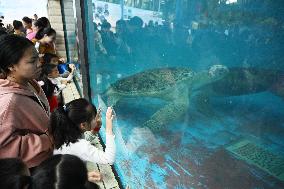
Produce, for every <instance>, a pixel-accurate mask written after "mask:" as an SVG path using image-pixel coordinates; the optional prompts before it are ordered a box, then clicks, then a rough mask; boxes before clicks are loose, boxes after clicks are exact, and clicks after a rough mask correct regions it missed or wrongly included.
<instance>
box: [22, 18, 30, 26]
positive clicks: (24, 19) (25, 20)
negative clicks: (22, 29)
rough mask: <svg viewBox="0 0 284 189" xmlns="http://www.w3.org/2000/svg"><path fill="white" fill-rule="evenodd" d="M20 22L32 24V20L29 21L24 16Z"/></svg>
mask: <svg viewBox="0 0 284 189" xmlns="http://www.w3.org/2000/svg"><path fill="white" fill-rule="evenodd" d="M22 21H24V22H26V23H27V24H31V23H32V19H30V18H29V17H27V16H25V17H24V18H23V19H22Z"/></svg>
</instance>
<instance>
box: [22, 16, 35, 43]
mask: <svg viewBox="0 0 284 189" xmlns="http://www.w3.org/2000/svg"><path fill="white" fill-rule="evenodd" d="M22 22H23V25H24V28H25V29H26V37H27V38H28V35H30V34H31V33H32V32H33V30H32V19H31V18H29V17H27V16H25V17H24V18H23V19H22Z"/></svg>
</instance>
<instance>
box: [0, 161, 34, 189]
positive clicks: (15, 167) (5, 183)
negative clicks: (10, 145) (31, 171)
mask: <svg viewBox="0 0 284 189" xmlns="http://www.w3.org/2000/svg"><path fill="white" fill-rule="evenodd" d="M25 169H27V166H26V165H25V164H24V162H23V161H22V160H20V159H18V158H7V159H0V186H1V188H9V189H22V188H24V187H25V186H27V185H29V184H31V178H30V177H29V176H27V175H24V171H25Z"/></svg>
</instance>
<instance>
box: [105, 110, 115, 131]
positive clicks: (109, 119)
mask: <svg viewBox="0 0 284 189" xmlns="http://www.w3.org/2000/svg"><path fill="white" fill-rule="evenodd" d="M113 118H114V115H113V109H112V108H111V107H108V108H107V111H106V132H107V133H108V134H110V135H112V120H113Z"/></svg>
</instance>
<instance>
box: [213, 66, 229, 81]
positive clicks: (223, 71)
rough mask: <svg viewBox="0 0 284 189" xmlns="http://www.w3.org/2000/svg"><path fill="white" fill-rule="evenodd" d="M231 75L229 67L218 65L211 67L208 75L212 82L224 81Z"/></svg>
mask: <svg viewBox="0 0 284 189" xmlns="http://www.w3.org/2000/svg"><path fill="white" fill-rule="evenodd" d="M228 73H229V69H228V68H227V66H224V65H220V64H216V65H213V66H211V67H210V69H209V70H208V75H209V78H210V79H211V81H216V80H219V79H222V78H223V77H225V76H226V75H227V74H228Z"/></svg>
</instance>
